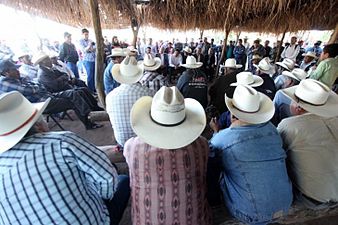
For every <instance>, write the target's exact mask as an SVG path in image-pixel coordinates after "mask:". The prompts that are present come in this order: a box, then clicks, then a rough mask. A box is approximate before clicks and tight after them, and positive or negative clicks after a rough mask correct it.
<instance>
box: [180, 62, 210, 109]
mask: <svg viewBox="0 0 338 225" xmlns="http://www.w3.org/2000/svg"><path fill="white" fill-rule="evenodd" d="M202 65H203V63H201V62H196V59H195V57H194V56H188V57H187V60H186V64H182V66H183V67H185V68H187V70H186V71H184V72H183V74H182V76H180V78H179V79H178V81H177V85H176V87H177V88H178V90H179V91H180V92H181V93H182V95H183V96H184V98H193V99H196V100H197V101H198V102H199V103H200V104H201V105H202V106H203V108H206V107H207V106H208V83H207V82H208V81H207V77H206V75H205V74H204V72H203V71H202V70H201V69H200V67H201V66H202Z"/></svg>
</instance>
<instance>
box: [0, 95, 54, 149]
mask: <svg viewBox="0 0 338 225" xmlns="http://www.w3.org/2000/svg"><path fill="white" fill-rule="evenodd" d="M49 100H50V99H47V100H46V101H45V102H41V103H30V102H29V101H28V100H27V99H26V98H25V97H24V96H23V95H22V94H21V93H19V92H17V91H12V92H9V93H5V94H2V95H0V121H1V126H0V153H1V152H4V151H7V150H8V149H10V148H12V147H13V146H14V145H16V144H17V143H18V142H19V141H20V140H21V139H22V138H23V137H24V136H25V135H26V133H27V132H28V131H29V129H30V128H31V127H32V126H33V125H34V123H35V122H36V121H37V120H38V119H39V117H40V115H41V114H42V113H43V111H44V110H45V108H46V107H47V105H48V103H49Z"/></svg>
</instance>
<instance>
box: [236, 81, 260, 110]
mask: <svg viewBox="0 0 338 225" xmlns="http://www.w3.org/2000/svg"><path fill="white" fill-rule="evenodd" d="M232 104H233V105H234V106H235V107H236V108H237V109H239V110H240V111H243V112H248V113H254V112H257V111H258V110H259V105H260V96H259V94H258V92H257V91H256V90H255V89H253V88H252V87H250V86H244V85H238V86H237V87H236V89H235V92H234V95H233V99H232Z"/></svg>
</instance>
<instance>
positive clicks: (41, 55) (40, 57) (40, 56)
mask: <svg viewBox="0 0 338 225" xmlns="http://www.w3.org/2000/svg"><path fill="white" fill-rule="evenodd" d="M46 58H49V55H47V54H46V53H44V52H39V53H37V54H36V55H34V56H33V58H32V62H33V63H34V66H36V65H38V64H39V63H40V62H41V61H43V60H44V59H46Z"/></svg>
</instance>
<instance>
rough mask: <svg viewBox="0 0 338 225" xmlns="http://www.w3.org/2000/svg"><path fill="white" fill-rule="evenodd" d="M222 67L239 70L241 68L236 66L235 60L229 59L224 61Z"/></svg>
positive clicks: (239, 65) (238, 65)
mask: <svg viewBox="0 0 338 225" xmlns="http://www.w3.org/2000/svg"><path fill="white" fill-rule="evenodd" d="M224 67H227V68H236V69H239V68H242V65H241V64H236V59H233V58H230V59H227V60H225V63H224Z"/></svg>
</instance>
